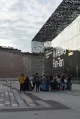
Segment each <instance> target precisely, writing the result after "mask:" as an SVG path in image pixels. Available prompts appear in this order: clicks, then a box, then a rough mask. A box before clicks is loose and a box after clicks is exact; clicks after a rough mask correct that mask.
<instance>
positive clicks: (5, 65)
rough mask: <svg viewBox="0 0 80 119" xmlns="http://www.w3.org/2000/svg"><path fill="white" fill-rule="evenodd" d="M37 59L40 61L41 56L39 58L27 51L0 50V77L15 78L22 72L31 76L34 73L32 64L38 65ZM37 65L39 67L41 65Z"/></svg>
mask: <svg viewBox="0 0 80 119" xmlns="http://www.w3.org/2000/svg"><path fill="white" fill-rule="evenodd" d="M37 59H38V60H39V62H41V61H40V60H41V59H42V58H41V59H40V56H38V55H33V54H29V53H28V54H23V53H21V52H19V53H18V52H17V53H16V52H13V51H7V50H0V78H15V77H19V75H20V74H21V73H24V74H25V76H27V75H28V76H31V75H32V74H33V73H35V71H34V69H33V64H34V65H35V67H37V65H38V64H37V63H38V62H37ZM39 66H40V67H41V65H39ZM39 66H38V67H39ZM40 69H41V68H39V69H37V70H40ZM38 72H41V71H38Z"/></svg>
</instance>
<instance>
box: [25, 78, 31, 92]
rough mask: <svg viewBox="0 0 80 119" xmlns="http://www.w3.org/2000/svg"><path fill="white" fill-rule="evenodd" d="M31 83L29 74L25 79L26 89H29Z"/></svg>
mask: <svg viewBox="0 0 80 119" xmlns="http://www.w3.org/2000/svg"><path fill="white" fill-rule="evenodd" d="M29 84H30V81H29V77H28V76H27V77H26V79H25V81H24V90H25V91H29Z"/></svg>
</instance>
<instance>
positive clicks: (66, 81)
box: [19, 73, 72, 92]
mask: <svg viewBox="0 0 80 119" xmlns="http://www.w3.org/2000/svg"><path fill="white" fill-rule="evenodd" d="M19 82H20V92H21V91H32V90H35V89H36V92H37V91H38V92H39V91H61V90H71V87H72V78H71V75H70V74H67V75H65V74H61V75H59V74H58V75H57V76H56V77H54V78H53V76H52V75H45V74H44V75H42V76H40V75H38V73H36V74H35V75H33V76H32V77H30V78H29V77H28V76H27V77H26V78H25V77H24V74H21V76H20V78H19Z"/></svg>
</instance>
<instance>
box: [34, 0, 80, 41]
mask: <svg viewBox="0 0 80 119" xmlns="http://www.w3.org/2000/svg"><path fill="white" fill-rule="evenodd" d="M79 14H80V0H63V1H62V3H61V4H60V5H59V6H58V8H57V9H56V10H55V11H54V13H53V14H52V15H51V17H50V18H49V19H48V21H47V22H46V23H45V24H44V26H43V27H42V28H41V29H40V31H39V32H38V33H37V35H36V36H35V37H34V38H33V40H32V41H39V42H45V41H52V40H53V39H54V38H55V37H56V36H57V35H58V34H59V33H60V32H61V31H63V30H64V29H65V28H66V27H67V26H68V25H69V24H70V23H71V22H72V21H74V20H75V19H76V17H78V16H79Z"/></svg>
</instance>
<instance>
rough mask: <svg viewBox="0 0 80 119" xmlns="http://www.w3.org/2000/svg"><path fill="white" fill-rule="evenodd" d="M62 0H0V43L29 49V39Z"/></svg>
mask: <svg viewBox="0 0 80 119" xmlns="http://www.w3.org/2000/svg"><path fill="white" fill-rule="evenodd" d="M61 1H62V0H0V45H1V46H11V47H14V48H18V49H21V50H22V51H23V52H30V51H31V40H32V39H33V38H34V36H35V35H36V34H37V32H38V31H39V30H40V28H41V27H42V26H43V25H44V23H45V22H46V21H47V19H48V18H49V17H50V16H51V14H52V13H53V12H54V10H55V9H56V8H57V6H58V5H59V4H60V3H61Z"/></svg>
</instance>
